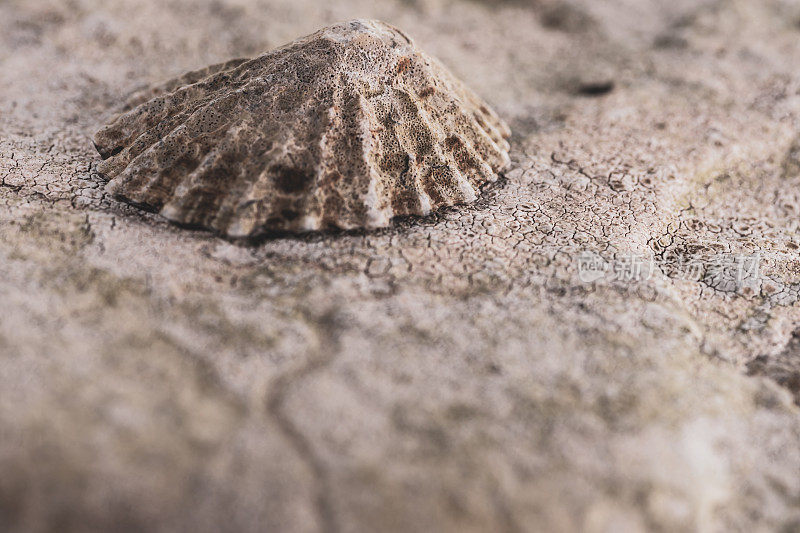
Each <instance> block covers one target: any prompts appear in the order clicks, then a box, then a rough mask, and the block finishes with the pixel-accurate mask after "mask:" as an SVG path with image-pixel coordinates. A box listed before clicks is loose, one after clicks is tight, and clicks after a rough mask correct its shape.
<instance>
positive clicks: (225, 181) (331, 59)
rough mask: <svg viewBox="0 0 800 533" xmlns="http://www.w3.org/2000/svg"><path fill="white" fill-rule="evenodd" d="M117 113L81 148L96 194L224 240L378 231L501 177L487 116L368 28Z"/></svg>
mask: <svg viewBox="0 0 800 533" xmlns="http://www.w3.org/2000/svg"><path fill="white" fill-rule="evenodd" d="M142 100H144V102H142ZM137 104H138V105H137ZM126 107H127V108H131V107H134V109H132V110H130V111H128V112H126V113H124V114H122V115H121V116H119V117H118V118H117V119H116V120H114V122H113V123H111V124H110V125H108V126H106V127H104V128H103V129H101V130H100V131H99V132H98V133H97V134H96V135H95V137H94V144H95V147H96V148H97V150H98V151H99V152H100V154H101V155H102V156H103V157H104V158H107V159H106V161H105V162H103V163H102V164H101V165H100V166H99V167H98V172H99V173H100V175H102V176H103V177H106V178H113V179H112V181H111V182H110V184H109V187H108V188H109V191H110V192H111V194H113V195H114V196H115V197H117V198H119V199H123V200H127V201H129V202H132V203H134V204H136V205H141V206H144V207H146V208H148V209H151V210H155V211H158V212H159V213H160V214H161V215H163V216H165V217H167V218H168V219H170V220H173V221H175V222H179V223H182V224H190V225H193V226H200V227H204V228H208V229H212V230H216V231H218V232H220V233H222V234H224V235H228V236H232V237H252V236H255V235H259V234H263V233H266V232H270V231H271V232H275V231H309V230H318V229H326V228H340V229H353V228H371V229H374V228H377V227H384V226H387V225H388V224H389V221H390V220H391V219H392V218H393V217H395V216H402V215H427V214H429V213H430V212H431V210H435V209H439V208H441V207H447V206H452V205H455V204H463V203H469V202H473V201H474V200H475V198H476V197H477V195H478V194H479V191H480V188H481V186H483V185H485V184H486V183H489V182H493V181H496V180H497V174H496V173H497V172H499V171H500V170H502V169H504V168H506V167H507V166H508V164H509V157H508V148H509V145H508V141H507V140H506V139H507V138H508V137H509V136H510V132H509V130H508V126H506V125H505V124H504V123H503V122H502V120H500V119H499V117H497V115H496V114H495V113H494V112H493V111H491V110H490V109H489V106H488V104H486V103H485V102H484V101H482V100H481V99H480V98H479V97H478V96H476V95H475V94H474V93H473V92H472V91H471V90H469V89H468V88H466V87H465V86H464V85H463V83H461V82H460V81H459V80H457V79H456V78H454V77H453V75H452V74H450V72H449V71H448V70H447V69H446V68H445V67H444V66H442V65H441V64H440V63H439V62H438V61H436V60H435V59H433V58H431V57H429V56H427V55H426V54H424V53H423V52H421V51H419V50H417V49H416V47H415V46H414V43H413V42H412V41H411V40H410V38H409V37H407V36H406V35H405V34H404V33H403V32H401V31H399V30H397V29H396V28H393V27H392V26H389V25H387V24H385V23H382V22H378V21H371V20H354V21H351V22H346V23H341V24H336V25H333V26H330V27H327V28H324V29H322V30H319V31H318V32H316V33H314V34H312V35H309V36H306V37H302V38H300V39H298V40H296V41H293V42H291V43H289V44H287V45H285V46H281V47H279V48H278V49H276V50H274V51H270V52H267V53H265V54H263V55H261V56H258V57H256V58H254V59H252V60H241V59H234V60H230V61H227V62H225V63H220V64H217V65H212V66H210V67H207V68H205V69H202V70H198V71H192V72H190V73H188V74H185V75H183V76H181V77H179V78H177V79H175V80H173V81H169V82H166V83H164V84H160V85H158V86H157V87H156V88H154V89H150V90H144V91H139V92H137V93H136V94H135V95H134V96H133V97H132V98H131V100H130V102H129V103H128V104H127V105H126Z"/></svg>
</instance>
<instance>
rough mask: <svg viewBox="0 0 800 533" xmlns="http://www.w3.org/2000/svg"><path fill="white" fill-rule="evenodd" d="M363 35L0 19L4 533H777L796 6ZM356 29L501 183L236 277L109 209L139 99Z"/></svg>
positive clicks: (293, 252)
mask: <svg viewBox="0 0 800 533" xmlns="http://www.w3.org/2000/svg"><path fill="white" fill-rule="evenodd" d="M373 4H374V3H373V2H368V1H366V0H342V1H341V2H335V3H332V4H329V5H327V6H326V7H325V8H324V9H320V7H319V4H318V3H317V2H311V1H310V0H292V1H288V0H285V1H277V0H275V1H266V0H238V1H234V0H231V1H229V2H221V1H219V0H198V1H191V2H190V1H188V0H170V1H167V2H155V1H143V0H111V1H102V2H101V1H100V0H71V1H68V2H63V1H56V0H35V1H23V0H9V1H6V2H3V3H2V4H0V62H2V66H3V68H2V69H0V264H1V265H2V267H3V276H2V277H0V302H2V313H0V472H2V475H0V524H2V526H3V527H2V529H4V530H11V531H46V530H59V531H85V530H97V529H112V528H113V529H117V530H127V529H148V530H165V531H174V530H196V531H218V530H239V531H250V530H252V531H263V530H284V531H376V530H380V531H409V530H415V531H426V530H434V529H435V530H439V531H526V530H550V531H590V532H591V531H685V530H696V531H742V530H749V531H796V530H797V529H798V528H799V527H800V446H798V442H799V441H800V409H799V408H798V405H797V397H798V363H797V361H798V358H799V357H800V353H799V352H798V349H799V348H798V341H797V338H798V335H799V333H798V330H800V304H798V298H799V297H800V257H799V255H798V247H800V235H798V229H800V228H798V225H799V224H800V187H799V185H800V76H799V75H798V73H800V6H798V5H797V4H796V3H794V2H788V1H780V0H766V1H757V0H751V1H745V0H708V1H703V2H696V1H690V0H678V1H673V2H669V3H667V4H665V3H663V2H658V1H656V0H645V1H642V2H636V3H634V2H627V1H621V0H619V1H616V0H613V1H609V2H591V1H589V0H541V1H538V2H533V1H524V0H508V1H506V2H502V3H499V4H498V3H494V2H481V1H477V0H475V1H472V0H398V1H396V2H392V1H388V2H385V3H381V4H379V5H377V6H376V5H373ZM353 18H375V19H381V20H385V21H387V22H389V23H392V24H394V25H396V26H398V27H401V28H407V29H408V30H409V31H410V32H411V33H412V34H413V35H414V37H415V40H416V41H417V44H418V45H419V46H420V48H422V49H424V50H426V51H428V52H429V53H431V54H432V55H434V56H436V57H438V58H440V59H441V60H442V62H443V63H444V64H446V65H447V66H448V67H449V68H451V69H452V70H453V72H454V74H455V75H456V76H458V77H459V78H461V79H463V80H464V81H465V83H467V84H468V85H469V86H470V87H471V88H474V89H475V91H476V92H477V93H478V94H481V95H482V96H484V97H485V98H486V100H487V101H488V102H489V103H490V104H491V105H492V106H493V107H494V108H495V109H496V110H497V111H498V113H499V114H500V115H501V116H503V117H504V118H507V119H508V122H509V123H510V125H511V129H512V131H513V136H512V138H511V159H512V164H511V166H510V168H509V171H508V172H507V176H506V179H505V180H501V181H500V182H498V183H496V184H494V185H492V186H491V187H489V188H488V189H487V190H486V191H485V193H484V194H483V195H482V197H481V198H480V199H479V200H478V201H477V202H475V203H474V204H471V205H470V206H466V207H461V208H456V209H452V210H449V211H446V212H444V213H441V214H438V215H433V216H430V217H427V218H422V219H414V220H405V221H401V222H400V223H399V224H397V225H396V226H392V227H390V228H387V229H384V230H379V231H373V232H352V233H347V234H333V235H311V236H305V237H299V238H278V239H269V240H264V241H263V242H261V243H258V244H256V245H252V246H239V245H236V244H232V243H230V242H227V241H225V240H222V239H219V238H217V237H214V236H213V235H211V234H209V233H207V232H203V231H188V230H185V229H181V228H176V227H174V226H172V225H170V224H168V223H166V222H165V221H163V219H161V218H160V217H158V216H156V215H153V214H148V213H142V212H141V211H139V210H138V209H135V208H133V207H131V206H128V205H127V204H124V203H121V202H118V201H115V200H114V199H112V198H110V197H109V196H108V195H107V194H106V193H104V192H103V187H104V181H103V180H102V179H101V178H100V177H99V176H98V174H97V164H98V161H99V159H98V158H97V156H96V153H95V151H94V148H93V147H92V144H91V141H90V138H91V135H92V134H93V133H94V132H95V131H96V130H97V129H98V128H99V127H101V126H102V124H103V123H104V120H105V119H106V116H107V115H106V113H107V111H108V109H109V108H110V107H111V106H113V105H116V104H117V103H118V102H120V101H122V100H124V98H125V97H126V95H128V94H131V92H132V91H134V90H136V89H140V88H138V87H136V85H137V83H139V82H142V81H147V82H148V83H150V82H152V83H157V82H159V80H164V79H169V78H170V77H173V76H176V75H179V74H180V73H181V72H184V71H185V70H187V68H189V69H191V68H193V67H194V68H203V67H204V66H205V65H209V64H214V63H218V62H220V61H225V60H227V59H229V58H231V57H247V56H253V55H255V54H258V53H259V52H260V51H263V50H265V49H269V48H272V47H274V46H277V45H279V44H281V43H284V42H288V41H290V40H292V39H293V38H294V37H296V36H297V35H304V34H308V33H310V32H311V31H314V30H315V29H317V28H320V27H323V26H326V25H329V24H332V23H334V22H336V21H341V20H350V19H353ZM187 21H191V23H187ZM599 87H602V88H603V90H599V89H598V88H599ZM755 256H758V258H759V260H758V261H759V262H758V266H759V269H758V272H754V271H753V270H752V269H751V268H749V267H748V268H743V266H744V265H743V264H741V263H730V262H727V263H726V258H730V257H734V258H737V257H738V258H753V257H755ZM645 257H646V258H652V259H653V261H652V262H654V263H655V266H654V267H653V268H650V267H649V266H648V267H646V268H645V269H644V270H645V271H646V272H643V271H640V270H637V269H639V267H641V266H642V265H641V264H640V263H639V262H638V261H639V259H641V258H645ZM584 259H585V260H586V261H584V262H581V261H582V260H584ZM649 264H650V263H648V265H649ZM587 265H594V266H595V267H597V266H598V265H599V266H600V267H601V268H598V269H596V270H589V271H587V270H585V269H584V270H582V266H583V267H585V266H587ZM742 271H744V275H742V274H743V273H742ZM587 273H589V274H592V273H596V274H598V275H597V276H595V275H592V276H590V277H591V278H592V279H593V281H587V277H586V274H587Z"/></svg>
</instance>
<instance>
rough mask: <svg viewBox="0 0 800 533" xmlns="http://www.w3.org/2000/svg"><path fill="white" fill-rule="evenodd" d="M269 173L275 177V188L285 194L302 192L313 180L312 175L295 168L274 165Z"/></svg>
mask: <svg viewBox="0 0 800 533" xmlns="http://www.w3.org/2000/svg"><path fill="white" fill-rule="evenodd" d="M270 172H272V173H274V175H275V186H276V187H277V188H278V189H280V190H281V191H284V192H287V193H297V192H300V191H303V190H305V189H307V188H308V187H309V185H311V182H312V181H313V180H314V176H313V174H311V173H310V172H306V171H305V170H303V169H300V168H295V167H287V166H284V165H275V166H273V167H272V168H270Z"/></svg>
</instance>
